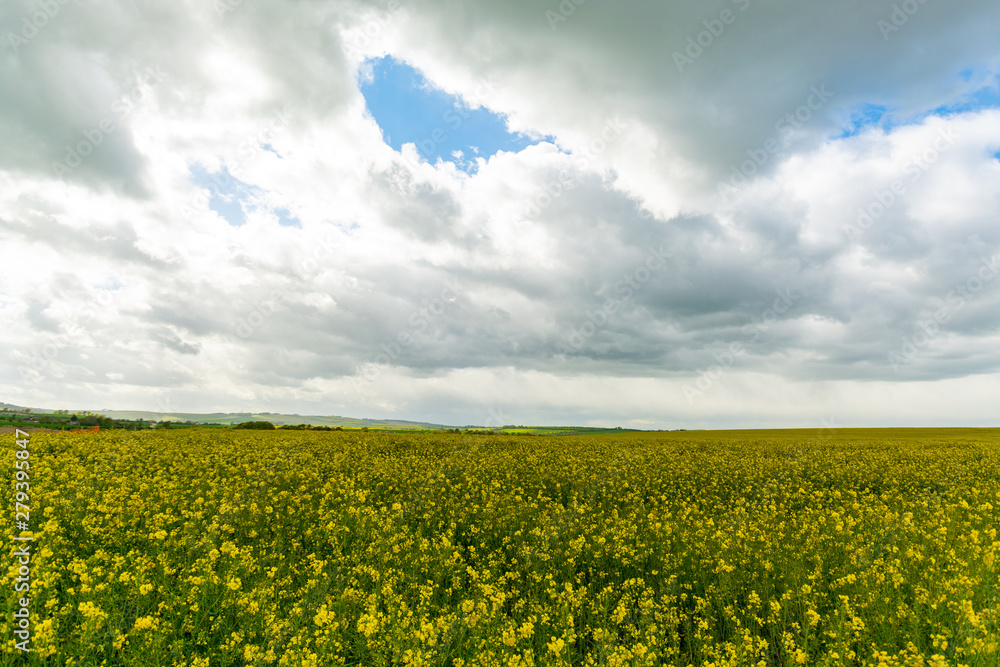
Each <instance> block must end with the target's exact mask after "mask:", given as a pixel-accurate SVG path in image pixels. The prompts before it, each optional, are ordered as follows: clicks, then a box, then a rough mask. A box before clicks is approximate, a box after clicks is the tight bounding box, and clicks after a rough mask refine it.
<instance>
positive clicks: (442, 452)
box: [0, 428, 1000, 667]
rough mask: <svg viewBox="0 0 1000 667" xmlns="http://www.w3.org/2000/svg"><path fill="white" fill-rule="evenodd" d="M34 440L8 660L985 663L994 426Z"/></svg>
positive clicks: (997, 616)
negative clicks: (22, 589)
mask: <svg viewBox="0 0 1000 667" xmlns="http://www.w3.org/2000/svg"><path fill="white" fill-rule="evenodd" d="M4 437H6V438H8V441H7V442H4V443H3V452H4V458H3V474H4V476H5V479H7V480H13V479H14V463H15V460H16V459H15V450H16V448H15V447H14V436H13V435H10V434H5V435H4ZM30 447H31V455H30V456H31V470H30V472H31V501H30V502H31V527H32V529H33V530H34V537H35V540H34V542H33V543H32V545H33V546H32V548H33V556H32V561H31V590H30V601H31V613H32V616H31V628H32V630H31V648H32V653H31V654H30V658H29V659H27V660H26V659H24V656H22V655H18V654H17V653H18V652H17V651H15V648H14V646H15V638H14V636H13V633H12V631H11V630H9V629H8V628H9V627H10V626H12V624H13V618H14V617H13V612H14V610H15V608H16V604H17V603H16V600H17V599H18V598H19V597H20V596H22V595H25V594H24V593H14V586H13V583H14V581H15V577H16V573H17V569H18V565H17V562H16V560H15V559H14V558H12V557H10V556H9V555H8V556H6V558H7V561H6V562H5V564H4V565H5V566H4V568H3V570H0V571H2V572H4V573H5V576H4V581H3V590H4V591H5V592H6V596H5V600H6V617H5V626H7V627H5V630H4V635H3V637H2V641H3V645H4V650H3V653H2V655H0V664H3V665H13V664H37V665H42V664H45V665H63V664H66V665H69V664H76V665H101V664H106V665H136V666H138V665H143V666H145V665H194V666H198V667H222V666H230V665H269V664H273V665H315V666H320V665H365V666H375V665H454V666H464V665H675V666H680V665H706V666H708V665H711V666H713V667H722V666H734V667H735V666H738V665H766V666H771V665H800V664H805V665H823V666H834V665H908V666H910V665H912V666H914V667H915V666H917V665H920V666H925V665H934V666H943V665H969V666H970V667H986V666H995V665H997V664H1000V653H998V638H1000V593H998V588H1000V587H998V585H997V565H998V564H997V561H996V559H997V555H998V551H1000V541H998V538H997V526H998V524H1000V521H998V519H1000V512H998V509H997V508H998V507H1000V430H997V429H920V430H918V429H899V430H890V429H878V430H850V429H838V430H836V431H819V432H818V431H815V430H811V431H809V430H801V431H728V432H718V431H717V432H710V431H700V432H665V433H635V432H625V433H617V434H603V435H586V436H564V437H531V438H525V437H516V436H503V435H492V436H476V435H466V434H454V435H453V434H440V433H407V434H396V433H374V432H372V433H362V432H357V431H353V432H352V431H344V432H315V431H282V430H278V431H235V430H224V429H201V428H189V429H179V430H166V431H162V430H157V431H137V432H133V431H110V432H105V431H101V432H99V433H95V434H68V433H67V434H62V433H33V434H31V442H30ZM4 489H5V492H4V493H3V494H2V497H0V506H2V507H3V510H4V513H3V515H4V516H5V517H13V515H14V490H13V489H14V486H13V481H11V482H9V483H8V484H5V485H4ZM17 534H18V533H17V532H15V529H14V526H13V524H12V522H11V521H6V522H5V524H4V541H5V543H7V544H13V543H14V542H12V539H13V537H14V536H15V535H17Z"/></svg>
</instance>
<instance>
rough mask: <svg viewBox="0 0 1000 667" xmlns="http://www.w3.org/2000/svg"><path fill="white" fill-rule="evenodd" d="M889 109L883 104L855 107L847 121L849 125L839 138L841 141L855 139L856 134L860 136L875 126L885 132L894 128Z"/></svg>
mask: <svg viewBox="0 0 1000 667" xmlns="http://www.w3.org/2000/svg"><path fill="white" fill-rule="evenodd" d="M888 111H889V110H888V109H887V108H886V107H884V106H882V105H881V104H862V105H861V106H859V107H855V108H854V109H853V110H852V111H851V115H850V117H849V119H848V121H847V125H846V127H845V128H844V131H843V133H841V134H840V136H839V137H838V138H839V139H844V138H846V137H853V136H854V135H856V134H860V133H861V132H863V131H864V130H865V129H867V128H869V127H873V126H879V127H881V128H882V129H883V130H888V129H890V128H891V127H892V123H891V121H890V117H889V116H888Z"/></svg>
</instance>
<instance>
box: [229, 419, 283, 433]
mask: <svg viewBox="0 0 1000 667" xmlns="http://www.w3.org/2000/svg"><path fill="white" fill-rule="evenodd" d="M236 428H244V429H254V430H258V431H273V430H275V429H274V424H272V423H271V422H266V421H255V422H243V423H242V424H237V425H236Z"/></svg>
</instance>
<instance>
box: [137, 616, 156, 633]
mask: <svg viewBox="0 0 1000 667" xmlns="http://www.w3.org/2000/svg"><path fill="white" fill-rule="evenodd" d="M158 624H159V621H158V620H157V619H155V618H153V617H152V616H140V617H139V618H137V619H135V625H133V626H132V627H133V629H134V630H140V631H141V630H151V629H152V628H155V627H156V626H157V625H158Z"/></svg>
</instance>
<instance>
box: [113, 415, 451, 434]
mask: <svg viewBox="0 0 1000 667" xmlns="http://www.w3.org/2000/svg"><path fill="white" fill-rule="evenodd" d="M99 413H100V414H102V415H104V416H105V417H111V418H112V419H130V420H138V419H144V420H146V421H157V422H158V421H164V420H166V421H182V422H184V421H192V422H197V423H201V424H240V423H242V422H249V421H268V422H271V423H272V424H274V425H275V426H284V425H286V424H290V425H295V424H308V425H309V426H350V427H354V428H361V427H363V426H367V427H368V428H394V429H403V428H406V429H415V430H422V429H439V428H445V426H443V425H442V424H429V423H426V422H412V421H405V420H402V419H355V418H353V417H339V416H331V417H324V416H319V415H288V414H282V413H275V412H211V413H199V412H147V411H145V410H100V411H99Z"/></svg>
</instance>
